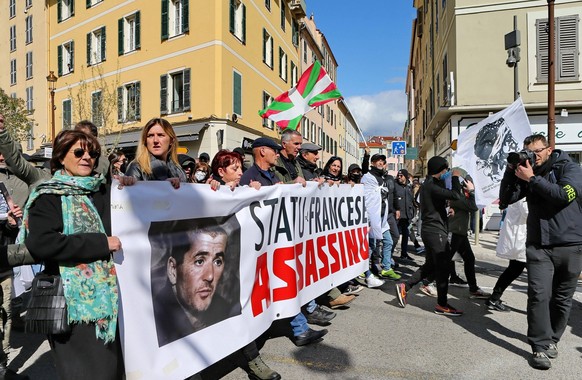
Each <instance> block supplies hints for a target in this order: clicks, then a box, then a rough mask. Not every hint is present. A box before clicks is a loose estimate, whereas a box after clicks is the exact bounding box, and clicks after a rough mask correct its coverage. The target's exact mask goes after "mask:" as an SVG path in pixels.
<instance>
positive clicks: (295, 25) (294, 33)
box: [291, 20, 299, 47]
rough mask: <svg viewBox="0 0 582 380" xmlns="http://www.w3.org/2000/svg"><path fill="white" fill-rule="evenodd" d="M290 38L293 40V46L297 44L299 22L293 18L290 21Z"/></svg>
mask: <svg viewBox="0 0 582 380" xmlns="http://www.w3.org/2000/svg"><path fill="white" fill-rule="evenodd" d="M291 26H292V29H291V39H292V41H293V46H295V47H298V46H299V23H298V22H297V21H295V20H293V22H292V23H291Z"/></svg>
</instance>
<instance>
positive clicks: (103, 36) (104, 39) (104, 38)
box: [101, 26, 107, 61]
mask: <svg viewBox="0 0 582 380" xmlns="http://www.w3.org/2000/svg"><path fill="white" fill-rule="evenodd" d="M106 49H107V35H106V34H105V27H104V26H103V27H101V61H105V58H106V57H107V55H106V54H105V52H106V51H107V50H106Z"/></svg>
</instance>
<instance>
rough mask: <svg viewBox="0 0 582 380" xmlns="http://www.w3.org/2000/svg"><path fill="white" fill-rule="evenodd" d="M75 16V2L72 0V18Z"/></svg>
mask: <svg viewBox="0 0 582 380" xmlns="http://www.w3.org/2000/svg"><path fill="white" fill-rule="evenodd" d="M74 15H75V0H71V17H73V16H74Z"/></svg>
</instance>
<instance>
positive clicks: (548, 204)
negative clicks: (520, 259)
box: [499, 135, 582, 369]
mask: <svg viewBox="0 0 582 380" xmlns="http://www.w3.org/2000/svg"><path fill="white" fill-rule="evenodd" d="M524 146H525V151H522V152H520V153H519V156H516V155H515V154H514V155H513V158H515V157H519V160H514V159H513V158H511V157H508V162H509V164H508V166H507V169H506V171H505V174H504V176H503V180H502V181H501V188H500V191H499V198H500V204H502V205H507V204H512V203H515V202H517V201H518V200H519V199H521V198H524V197H526V200H527V205H528V208H529V215H528V218H527V239H526V260H527V264H526V267H527V271H528V302H527V323H528V331H527V338H528V343H529V344H530V345H531V347H532V350H533V355H532V356H531V358H530V360H529V364H530V365H531V366H532V367H533V368H536V369H549V368H550V367H551V366H552V364H551V362H550V360H549V359H553V358H556V357H557V356H558V347H557V343H558V341H559V340H560V337H561V336H562V334H563V332H564V329H565V328H566V324H567V322H568V317H569V315H570V309H571V306H572V296H573V294H574V291H575V290H576V285H577V281H578V276H579V275H580V271H581V270H582V206H581V205H582V201H581V200H580V197H581V193H582V168H580V166H579V165H578V164H576V163H574V162H573V161H572V160H571V159H570V157H569V156H568V155H567V154H566V153H564V152H562V151H560V150H553V149H552V147H550V146H548V142H547V140H546V138H545V136H543V135H531V136H529V137H527V138H526V139H525V140H524Z"/></svg>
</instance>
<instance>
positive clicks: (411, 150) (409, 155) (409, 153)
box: [404, 146, 418, 160]
mask: <svg viewBox="0 0 582 380" xmlns="http://www.w3.org/2000/svg"><path fill="white" fill-rule="evenodd" d="M404 158H405V159H407V160H416V159H417V158H418V148H417V147H412V146H409V147H408V148H407V149H406V155H405V156H404Z"/></svg>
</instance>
